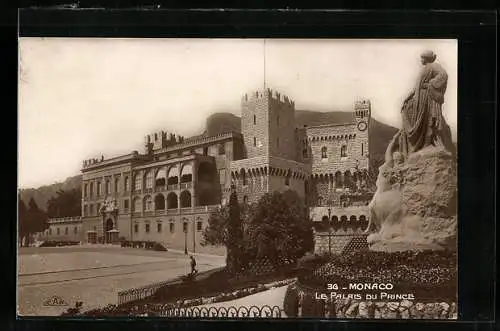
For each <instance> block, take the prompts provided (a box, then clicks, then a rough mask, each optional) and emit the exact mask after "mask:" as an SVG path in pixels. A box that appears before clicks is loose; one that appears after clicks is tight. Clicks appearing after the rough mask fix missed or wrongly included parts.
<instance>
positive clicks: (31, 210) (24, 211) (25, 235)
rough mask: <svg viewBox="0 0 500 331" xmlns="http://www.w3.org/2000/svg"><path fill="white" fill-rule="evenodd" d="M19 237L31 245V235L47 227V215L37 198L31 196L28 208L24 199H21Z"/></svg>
mask: <svg viewBox="0 0 500 331" xmlns="http://www.w3.org/2000/svg"><path fill="white" fill-rule="evenodd" d="M18 208H19V239H20V240H21V242H23V239H24V244H25V245H29V242H30V237H31V235H33V234H35V233H37V232H42V231H44V230H45V229H46V228H47V215H46V214H45V212H43V211H42V210H40V209H39V208H38V205H37V204H36V202H35V199H33V198H31V199H30V201H29V202H28V208H26V206H25V205H24V202H22V200H20V201H19V207H18Z"/></svg>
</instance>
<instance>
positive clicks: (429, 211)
mask: <svg viewBox="0 0 500 331" xmlns="http://www.w3.org/2000/svg"><path fill="white" fill-rule="evenodd" d="M454 163H455V159H454V158H453V157H452V155H451V154H450V153H449V152H447V151H446V150H444V149H440V148H436V147H432V146H431V147H427V148H425V149H422V150H421V151H418V152H416V153H414V154H411V155H410V157H409V158H408V160H407V161H406V163H405V164H403V165H401V166H396V167H392V166H390V165H388V164H384V165H383V166H382V167H381V168H380V172H379V178H378V179H377V188H378V189H379V190H378V191H377V193H375V195H374V197H373V200H372V202H371V203H370V216H371V218H372V222H374V223H375V225H376V226H377V228H378V229H379V231H378V232H377V233H374V234H371V235H370V236H368V238H367V241H368V243H369V245H370V250H374V251H386V252H394V251H405V250H426V249H431V250H440V249H448V250H456V249H457V215H456V214H457V210H456V209H457V208H456V203H457V202H456V199H457V183H456V181H457V179H456V172H455V165H454ZM396 172H397V174H396ZM396 175H399V176H400V177H401V179H402V182H401V183H400V184H397V185H393V184H392V183H391V178H395V177H396Z"/></svg>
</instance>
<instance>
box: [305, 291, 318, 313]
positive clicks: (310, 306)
mask: <svg viewBox="0 0 500 331" xmlns="http://www.w3.org/2000/svg"><path fill="white" fill-rule="evenodd" d="M315 306H316V300H315V299H314V297H313V295H312V294H311V293H304V297H303V299H302V317H317V315H316V307H315Z"/></svg>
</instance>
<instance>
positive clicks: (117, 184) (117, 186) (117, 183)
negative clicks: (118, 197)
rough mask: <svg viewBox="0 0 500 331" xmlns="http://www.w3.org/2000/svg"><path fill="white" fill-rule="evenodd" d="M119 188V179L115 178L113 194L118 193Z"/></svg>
mask: <svg viewBox="0 0 500 331" xmlns="http://www.w3.org/2000/svg"><path fill="white" fill-rule="evenodd" d="M119 186H120V178H116V179H115V193H118V191H119V190H120V188H119Z"/></svg>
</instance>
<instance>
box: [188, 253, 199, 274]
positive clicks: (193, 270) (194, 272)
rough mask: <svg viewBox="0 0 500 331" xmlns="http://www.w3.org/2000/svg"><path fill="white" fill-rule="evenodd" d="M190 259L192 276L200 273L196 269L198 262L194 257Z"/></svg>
mask: <svg viewBox="0 0 500 331" xmlns="http://www.w3.org/2000/svg"><path fill="white" fill-rule="evenodd" d="M189 257H190V258H191V275H195V274H197V273H198V270H197V269H196V260H195V259H194V256H193V255H191V256H189Z"/></svg>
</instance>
